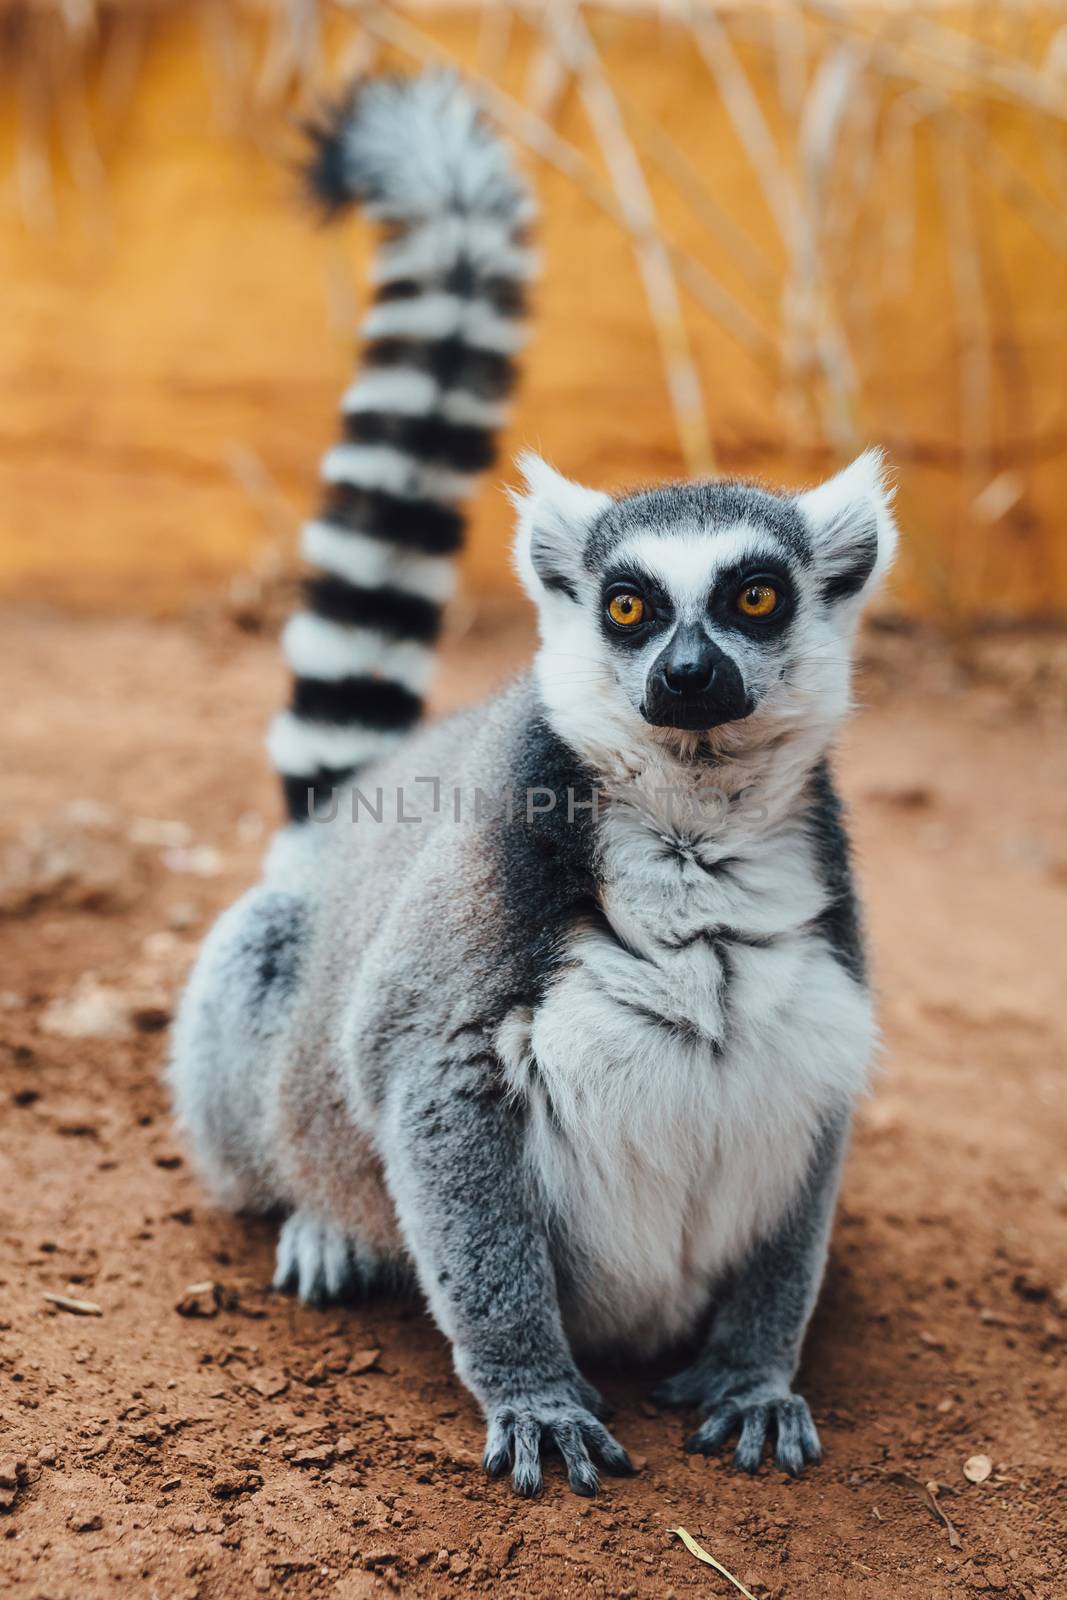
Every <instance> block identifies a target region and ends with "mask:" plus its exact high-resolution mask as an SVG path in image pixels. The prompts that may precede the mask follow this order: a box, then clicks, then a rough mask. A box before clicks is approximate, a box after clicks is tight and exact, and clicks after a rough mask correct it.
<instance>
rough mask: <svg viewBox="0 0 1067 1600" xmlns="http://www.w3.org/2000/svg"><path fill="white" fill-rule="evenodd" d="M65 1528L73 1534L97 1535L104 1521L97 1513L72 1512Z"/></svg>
mask: <svg viewBox="0 0 1067 1600" xmlns="http://www.w3.org/2000/svg"><path fill="white" fill-rule="evenodd" d="M67 1526H68V1528H71V1529H73V1531H74V1532H75V1533H97V1532H99V1530H100V1529H101V1528H102V1527H103V1526H104V1519H103V1517H102V1516H101V1515H100V1513H99V1511H72V1512H71V1514H70V1516H69V1517H68V1518H67Z"/></svg>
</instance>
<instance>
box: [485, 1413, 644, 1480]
mask: <svg viewBox="0 0 1067 1600" xmlns="http://www.w3.org/2000/svg"><path fill="white" fill-rule="evenodd" d="M546 1447H547V1448H549V1449H555V1450H557V1451H558V1452H559V1454H560V1455H561V1456H562V1457H563V1463H564V1466H565V1467H566V1469H567V1481H568V1483H569V1484H570V1486H571V1488H572V1489H573V1490H574V1493H575V1494H581V1495H594V1494H596V1492H597V1490H598V1488H599V1487H600V1477H599V1474H598V1472H597V1469H596V1467H595V1466H594V1464H593V1459H592V1457H593V1455H595V1456H596V1457H597V1458H598V1459H599V1460H600V1462H601V1464H602V1465H603V1466H604V1468H605V1469H606V1470H607V1471H608V1472H611V1473H614V1474H616V1475H617V1476H620V1477H622V1476H626V1475H628V1474H629V1473H632V1472H633V1470H634V1468H633V1463H632V1462H631V1460H630V1458H629V1456H628V1455H627V1454H626V1451H625V1450H624V1449H623V1447H622V1445H621V1444H619V1442H618V1440H617V1439H613V1438H612V1436H611V1434H610V1433H609V1432H608V1430H607V1428H605V1426H604V1424H603V1423H602V1422H601V1421H600V1420H599V1418H597V1417H595V1416H594V1415H593V1413H592V1411H590V1410H589V1409H588V1408H587V1407H586V1406H584V1405H580V1404H578V1403H577V1402H575V1401H573V1400H571V1399H570V1398H568V1397H563V1398H557V1397H556V1396H554V1395H551V1394H549V1395H544V1396H542V1395H524V1396H522V1397H521V1398H520V1399H518V1400H516V1401H514V1402H513V1403H512V1404H510V1405H499V1406H492V1407H490V1409H489V1411H488V1413H487V1423H486V1438H485V1455H484V1457H483V1458H482V1465H483V1466H484V1467H485V1470H486V1472H487V1473H488V1475H489V1477H491V1478H499V1477H500V1476H501V1475H502V1474H503V1473H504V1472H506V1471H507V1469H508V1468H509V1467H510V1468H511V1482H512V1486H513V1487H514V1488H515V1489H516V1490H517V1491H518V1493H519V1494H521V1495H525V1496H527V1497H529V1496H531V1495H535V1494H539V1493H540V1492H541V1487H542V1477H541V1451H542V1449H544V1448H546ZM590 1452H592V1454H591V1453H590Z"/></svg>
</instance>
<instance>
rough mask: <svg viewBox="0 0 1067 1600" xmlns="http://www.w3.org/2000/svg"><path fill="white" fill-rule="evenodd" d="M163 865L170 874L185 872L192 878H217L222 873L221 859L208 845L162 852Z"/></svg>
mask: <svg viewBox="0 0 1067 1600" xmlns="http://www.w3.org/2000/svg"><path fill="white" fill-rule="evenodd" d="M162 859H163V865H164V866H165V867H166V868H167V869H168V871H170V872H187V873H189V875H190V876H191V877H194V878H217V877H218V875H219V873H220V872H221V871H222V857H221V855H220V854H219V852H218V851H217V850H215V849H213V848H212V846H211V845H209V844H198V845H192V846H191V847H190V848H189V849H179V850H164V852H163V858H162Z"/></svg>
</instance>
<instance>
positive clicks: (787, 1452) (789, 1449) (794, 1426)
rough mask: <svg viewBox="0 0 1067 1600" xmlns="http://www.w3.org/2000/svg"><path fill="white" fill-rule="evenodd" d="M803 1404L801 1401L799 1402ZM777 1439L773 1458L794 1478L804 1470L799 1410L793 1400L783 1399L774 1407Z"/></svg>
mask: <svg viewBox="0 0 1067 1600" xmlns="http://www.w3.org/2000/svg"><path fill="white" fill-rule="evenodd" d="M801 1404H803V1402H801ZM776 1412H777V1417H778V1439H777V1442H776V1443H775V1447H774V1459H775V1461H776V1462H777V1463H778V1465H779V1466H780V1467H781V1469H782V1471H783V1472H788V1473H790V1474H791V1476H792V1477H794V1478H796V1477H799V1475H800V1474H801V1473H802V1472H803V1470H804V1445H803V1442H802V1440H801V1437H800V1412H799V1410H798V1407H797V1403H796V1401H794V1400H783V1401H782V1402H781V1404H780V1405H779V1406H778V1407H777V1408H776Z"/></svg>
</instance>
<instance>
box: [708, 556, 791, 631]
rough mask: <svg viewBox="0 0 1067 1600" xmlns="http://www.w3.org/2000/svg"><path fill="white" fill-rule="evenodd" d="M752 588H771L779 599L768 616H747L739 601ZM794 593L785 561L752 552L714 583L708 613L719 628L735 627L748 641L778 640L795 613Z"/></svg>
mask: <svg viewBox="0 0 1067 1600" xmlns="http://www.w3.org/2000/svg"><path fill="white" fill-rule="evenodd" d="M752 586H756V587H762V586H768V587H770V588H773V590H774V591H775V593H776V595H777V597H778V599H777V604H776V605H775V606H774V609H773V610H772V611H771V612H769V614H768V615H767V616H759V617H757V616H746V615H745V613H744V611H742V610H741V609H740V608H739V605H738V598H739V596H740V595H741V594H743V593H744V592H745V591H746V590H747V589H749V588H751V587H752ZM796 605H797V591H796V584H795V583H794V581H793V576H792V573H791V572H790V570H789V567H788V565H787V563H786V562H784V561H782V560H781V559H780V558H778V557H777V556H768V555H763V554H760V553H758V552H755V551H754V552H753V554H752V556H751V557H750V558H749V559H748V560H745V561H739V562H737V563H736V564H735V565H733V566H731V567H728V568H725V569H724V570H723V571H722V572H720V573H719V575H718V577H717V578H716V580H715V587H714V589H713V590H712V593H711V597H710V599H709V601H708V614H709V616H711V617H712V618H713V619H714V620H715V622H716V623H718V624H719V626H720V627H725V628H734V629H736V630H737V631H738V632H739V633H743V634H744V635H745V636H746V638H749V639H763V640H771V639H776V638H778V637H780V635H781V634H782V633H784V631H785V629H786V628H787V627H788V625H789V623H790V622H791V621H792V619H793V617H794V615H795V613H796Z"/></svg>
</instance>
